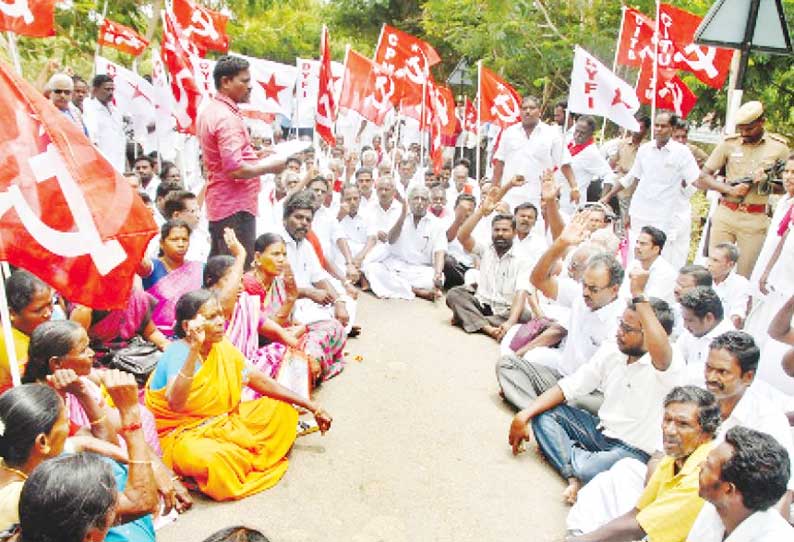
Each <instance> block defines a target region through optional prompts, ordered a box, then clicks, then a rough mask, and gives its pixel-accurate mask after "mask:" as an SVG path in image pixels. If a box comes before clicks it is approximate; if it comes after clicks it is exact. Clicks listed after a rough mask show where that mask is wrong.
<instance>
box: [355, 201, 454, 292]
mask: <svg viewBox="0 0 794 542" xmlns="http://www.w3.org/2000/svg"><path fill="white" fill-rule="evenodd" d="M408 204H410V207H411V212H410V213H408ZM429 206H430V191H429V190H428V189H427V187H425V186H422V185H414V186H412V187H411V188H410V189H409V190H408V200H407V203H406V201H405V200H403V202H402V211H401V213H400V217H399V218H398V219H397V222H396V223H395V224H394V226H392V228H391V230H390V231H389V256H388V257H386V258H385V259H384V260H382V261H377V262H372V263H369V264H365V265H364V269H363V271H364V275H365V276H366V278H367V280H368V281H369V286H370V288H371V289H372V292H373V293H374V294H375V295H376V296H378V297H391V298H398V299H414V297H416V296H419V297H421V298H423V299H429V300H434V299H435V298H436V297H440V296H441V287H442V286H443V285H444V258H445V256H446V252H447V238H446V232H445V231H444V226H443V224H442V223H441V221H440V220H439V219H438V218H436V217H435V216H433V215H432V214H430V213H428V212H427V209H428V207H429Z"/></svg>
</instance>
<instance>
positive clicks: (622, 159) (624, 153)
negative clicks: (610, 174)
mask: <svg viewBox="0 0 794 542" xmlns="http://www.w3.org/2000/svg"><path fill="white" fill-rule="evenodd" d="M642 143H643V142H642V141H641V142H640V143H639V144H638V145H635V144H634V143H633V140H632V139H631V138H630V137H627V138H626V139H624V140H623V141H621V142H620V145H618V152H617V154H616V155H615V168H614V169H615V170H617V172H618V173H619V174H620V175H625V174H626V173H628V172H629V171H630V170H631V167H632V166H633V165H634V160H635V159H636V158H637V151H638V150H639V148H640V145H642ZM634 190H636V185H634V187H633V188H632V187H629V188H624V189H623V190H621V191H620V192H618V194H620V197H622V198H628V197H630V196H631V195H632V194H634Z"/></svg>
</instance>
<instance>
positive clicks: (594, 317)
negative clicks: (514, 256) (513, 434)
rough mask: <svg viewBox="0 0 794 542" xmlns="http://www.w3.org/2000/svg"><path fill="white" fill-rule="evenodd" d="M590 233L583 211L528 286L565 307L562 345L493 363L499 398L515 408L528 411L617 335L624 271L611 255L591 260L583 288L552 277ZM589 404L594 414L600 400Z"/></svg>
mask: <svg viewBox="0 0 794 542" xmlns="http://www.w3.org/2000/svg"><path fill="white" fill-rule="evenodd" d="M588 234H589V233H588V231H587V216H586V213H580V214H579V215H576V216H575V217H574V218H573V220H571V222H570V223H569V224H568V225H567V226H566V227H565V228H564V229H563V230H562V232H561V233H560V235H559V236H558V237H557V239H555V240H554V243H552V245H551V247H549V249H548V250H547V251H546V252H545V253H544V254H543V255H542V256H541V257H540V260H538V263H537V264H536V265H535V267H534V268H533V270H532V273H531V275H530V281H531V282H532V285H533V286H534V287H535V288H537V289H538V290H540V291H541V292H542V293H543V295H545V296H546V297H547V298H548V299H549V300H553V301H555V302H556V303H557V304H558V305H560V306H562V307H566V308H569V309H570V316H569V319H568V324H567V326H566V327H567V329H568V335H567V337H566V339H565V343H564V345H563V346H562V347H560V348H549V347H539V348H533V349H532V350H530V351H528V352H527V353H525V354H524V355H523V356H521V357H519V356H517V355H514V354H510V355H506V356H503V357H502V358H501V359H499V361H498V362H497V364H496V378H497V380H498V381H499V386H500V388H501V390H502V394H503V397H504V399H505V401H507V402H508V403H510V404H511V405H513V406H514V407H516V408H517V409H519V410H520V409H524V408H527V407H528V406H529V405H530V404H532V403H533V402H534V400H535V399H536V398H537V397H538V395H540V394H541V393H543V392H545V391H546V390H548V389H549V388H551V387H553V386H554V385H555V384H556V383H557V381H558V380H559V379H560V378H562V377H564V376H567V375H570V374H572V373H573V372H575V371H576V369H578V368H579V367H580V366H581V365H582V364H583V363H585V362H587V360H589V359H590V358H591V357H592V356H593V354H594V353H595V352H596V350H597V349H598V347H599V346H601V343H603V342H604V341H605V340H608V339H611V338H612V337H614V336H615V330H616V329H617V325H618V320H619V318H620V313H621V311H622V310H623V307H624V305H622V304H621V303H620V302H619V301H618V288H619V287H620V283H621V282H622V281H623V267H621V265H620V262H618V261H617V259H615V257H614V256H612V255H609V254H603V253H601V254H595V255H594V256H592V257H590V259H589V260H588V261H587V264H586V265H585V267H584V272H583V274H582V279H581V284H580V283H578V282H577V281H575V280H574V279H572V278H569V277H563V276H553V274H552V269H553V268H554V267H555V266H556V264H557V262H558V261H560V260H562V258H563V257H564V255H565V254H566V253H567V252H568V251H569V250H570V249H571V248H573V247H576V246H578V245H579V244H580V243H582V241H584V239H586V237H587V235H588ZM584 246H588V245H584ZM580 250H581V249H580ZM577 272H578V271H577ZM596 395H597V394H596ZM589 402H590V403H591V404H588V405H587V408H588V409H592V410H593V411H597V410H598V404H597V403H598V397H591V398H590V401H589Z"/></svg>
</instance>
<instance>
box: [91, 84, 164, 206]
mask: <svg viewBox="0 0 794 542" xmlns="http://www.w3.org/2000/svg"><path fill="white" fill-rule="evenodd" d="M83 122H85V126H86V129H87V130H88V137H89V138H90V139H91V143H93V144H94V145H96V147H97V148H98V149H99V151H100V152H101V153H102V155H103V156H104V157H105V158H106V159H107V161H108V162H110V165H112V166H113V167H114V168H116V170H117V171H118V172H120V173H124V170H125V169H126V168H125V166H126V164H127V156H126V153H127V135H126V134H125V133H124V120H123V119H122V117H121V113H120V112H119V110H118V109H116V106H115V105H113V104H112V103H109V104H108V105H107V107H106V106H104V105H102V103H101V102H100V101H99V100H97V99H96V98H86V99H85V100H84V101H83ZM152 200H154V198H152Z"/></svg>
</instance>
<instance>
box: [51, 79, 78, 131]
mask: <svg viewBox="0 0 794 542" xmlns="http://www.w3.org/2000/svg"><path fill="white" fill-rule="evenodd" d="M47 90H49V92H50V101H51V102H52V105H54V106H55V107H56V108H57V109H58V111H60V112H61V113H63V114H64V115H66V117H67V118H68V119H69V120H70V121H72V122H73V123H74V124H75V125H76V126H77V127H78V128H80V130H82V131H83V133H84V134H85V135H88V130H86V128H85V124H83V119H82V116H81V115H80V111H79V110H77V108H76V107H74V105H73V104H72V92H73V91H74V82H73V81H72V78H71V77H69V76H68V75H66V74H65V73H56V74H55V75H53V76H52V77H50V80H49V81H48V82H47ZM73 108H74V109H73Z"/></svg>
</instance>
